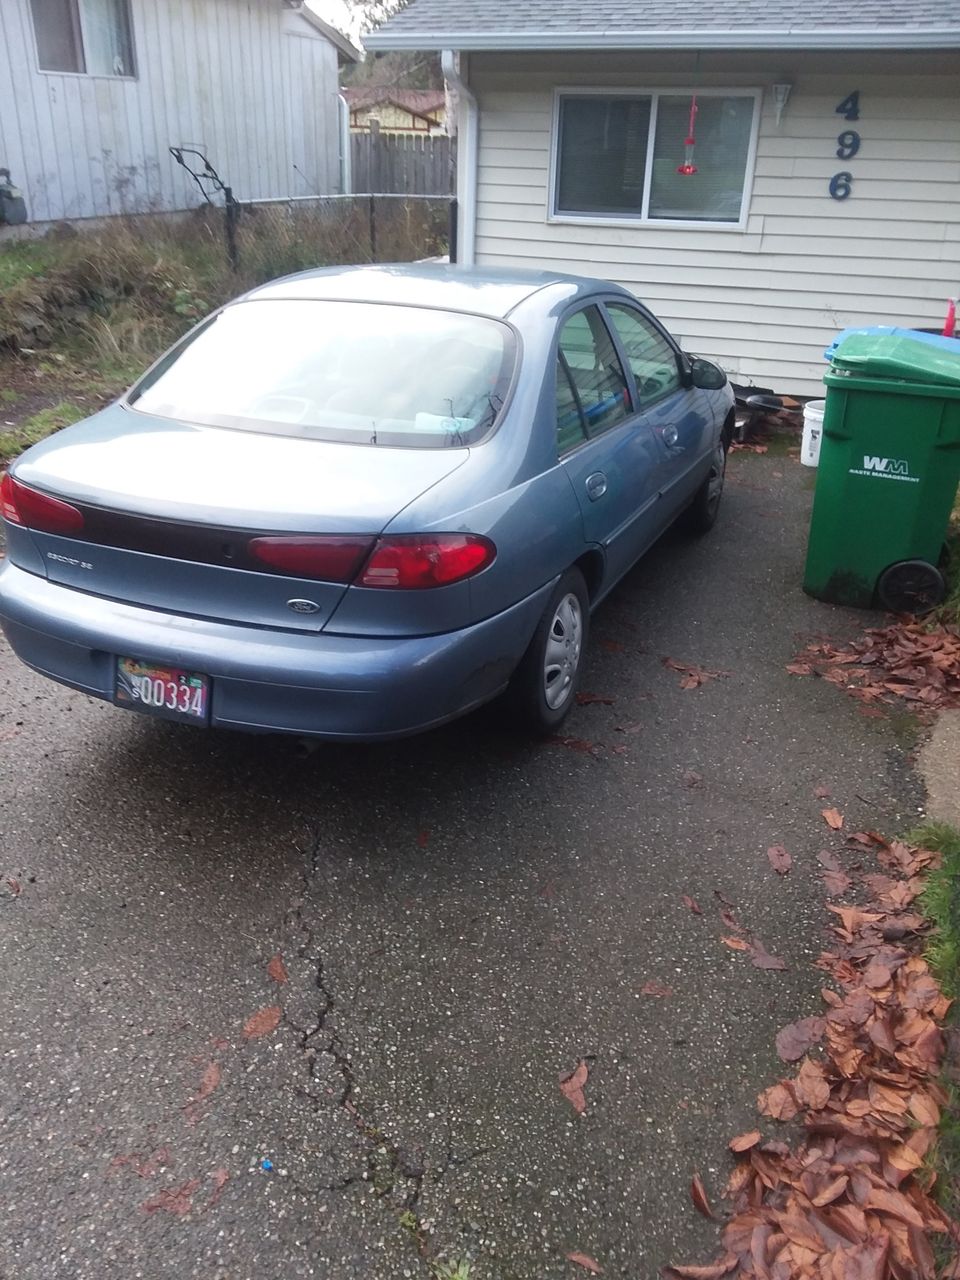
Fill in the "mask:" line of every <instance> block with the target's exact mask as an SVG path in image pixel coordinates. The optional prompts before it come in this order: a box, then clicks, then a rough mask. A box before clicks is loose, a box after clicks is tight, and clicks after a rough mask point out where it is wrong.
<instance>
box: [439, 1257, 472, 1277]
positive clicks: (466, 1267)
mask: <svg viewBox="0 0 960 1280" xmlns="http://www.w3.org/2000/svg"><path fill="white" fill-rule="evenodd" d="M432 1269H433V1274H434V1277H435V1280H470V1278H471V1276H472V1274H473V1268H472V1267H471V1265H470V1263H469V1262H466V1261H461V1262H434V1263H433V1264H432Z"/></svg>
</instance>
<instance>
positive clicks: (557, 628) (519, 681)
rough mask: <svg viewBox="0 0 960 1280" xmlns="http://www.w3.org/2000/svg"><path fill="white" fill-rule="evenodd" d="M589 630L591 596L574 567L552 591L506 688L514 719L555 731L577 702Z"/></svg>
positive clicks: (546, 731) (533, 727)
mask: <svg viewBox="0 0 960 1280" xmlns="http://www.w3.org/2000/svg"><path fill="white" fill-rule="evenodd" d="M589 631H590V595H589V592H588V591H587V584H586V582H585V581H584V578H583V574H582V573H581V572H580V570H579V569H568V570H567V572H566V573H565V574H564V575H563V576H562V577H561V579H560V581H559V582H558V583H557V585H556V586H555V587H554V589H553V591H552V592H551V595H550V599H549V601H548V602H547V607H546V608H545V609H544V611H543V616H542V617H541V619H540V621H539V623H538V624H537V629H536V631H535V632H534V633H533V639H532V640H531V641H530V645H529V647H528V649H527V652H526V653H525V654H524V656H523V659H522V661H521V663H520V665H519V667H518V668H517V670H516V672H515V674H514V677H513V680H512V681H511V684H510V689H509V691H508V698H509V701H510V707H511V711H512V713H513V718H514V720H515V721H519V723H520V724H522V725H523V727H525V728H526V729H528V730H530V731H532V732H534V733H539V734H550V733H553V732H555V731H556V730H557V729H558V728H559V727H560V725H561V724H563V722H564V720H565V719H566V718H567V716H568V715H569V713H570V711H571V710H572V709H573V707H574V705H575V704H576V695H577V689H578V687H579V684H580V673H581V671H582V669H583V660H584V653H585V650H586V645H587V636H588V635H589Z"/></svg>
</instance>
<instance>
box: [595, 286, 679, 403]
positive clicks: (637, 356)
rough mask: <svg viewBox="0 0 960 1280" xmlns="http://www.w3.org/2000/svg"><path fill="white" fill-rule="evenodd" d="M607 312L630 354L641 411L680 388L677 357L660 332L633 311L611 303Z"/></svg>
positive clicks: (628, 359)
mask: <svg viewBox="0 0 960 1280" xmlns="http://www.w3.org/2000/svg"><path fill="white" fill-rule="evenodd" d="M607 311H608V312H609V315H610V320H611V322H612V323H613V327H614V328H615V329H616V331H617V334H618V336H619V338H620V341H621V342H622V343H623V349H624V351H625V352H626V353H627V363H628V364H629V365H630V368H631V370H632V372H633V376H634V379H635V381H636V384H637V399H638V400H639V402H640V407H641V408H642V409H643V408H646V406H647V405H651V404H653V403H654V402H655V401H657V400H660V399H662V398H663V396H665V395H669V393H670V392H671V391H676V390H677V388H678V387H679V386H680V370H679V369H678V367H677V354H676V352H675V351H674V349H673V347H671V345H670V343H669V342H668V341H667V340H666V338H665V337H664V336H663V334H662V333H661V332H660V330H659V329H657V328H656V326H655V325H653V324H651V323H650V321H649V320H648V319H647V318H646V316H644V315H641V313H640V312H639V311H635V310H634V308H633V307H628V306H624V305H622V304H621V303H618V302H608V303H607Z"/></svg>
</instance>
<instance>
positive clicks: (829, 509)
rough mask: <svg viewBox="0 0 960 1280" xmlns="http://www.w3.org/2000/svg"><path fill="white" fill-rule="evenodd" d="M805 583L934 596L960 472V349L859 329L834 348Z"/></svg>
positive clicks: (865, 599)
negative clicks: (958, 351)
mask: <svg viewBox="0 0 960 1280" xmlns="http://www.w3.org/2000/svg"><path fill="white" fill-rule="evenodd" d="M824 381H825V382H826V384H827V403H826V408H825V409H824V417H823V437H822V440H821V447H820V465H819V469H818V472H817V489H816V495H815V498H814V503H813V516H812V519H811V524H810V541H809V544H808V548H807V566H806V572H805V574H804V580H803V588H804V590H805V591H806V592H808V593H809V594H810V595H812V596H816V597H817V598H818V599H820V600H829V601H831V602H833V603H835V604H845V605H853V606H855V607H858V608H864V609H867V608H871V607H873V606H876V605H878V604H879V605H882V606H883V607H884V608H887V609H892V610H893V611H894V612H897V613H923V612H926V611H927V610H929V609H932V608H934V607H935V606H936V605H937V604H939V603H940V602H941V601H942V600H943V598H944V595H945V593H946V584H945V582H944V578H943V575H942V573H941V572H940V569H939V567H938V566H939V562H940V559H941V556H942V551H943V543H944V536H945V534H946V529H947V523H948V521H949V519H950V512H951V509H952V507H953V503H954V499H955V497H956V493H957V485H958V482H960V354H957V355H954V353H953V352H952V351H948V350H944V349H943V348H942V347H939V346H934V345H931V344H929V343H927V342H923V341H921V340H919V339H914V338H909V337H903V336H898V335H889V334H882V335H875V334H870V335H866V334H858V335H854V336H851V337H849V338H847V339H846V340H845V341H844V342H842V343H841V345H840V346H839V347H838V348H837V350H836V351H835V352H834V355H833V359H832V362H831V367H830V370H829V372H828V373H827V374H826V376H825V378H824Z"/></svg>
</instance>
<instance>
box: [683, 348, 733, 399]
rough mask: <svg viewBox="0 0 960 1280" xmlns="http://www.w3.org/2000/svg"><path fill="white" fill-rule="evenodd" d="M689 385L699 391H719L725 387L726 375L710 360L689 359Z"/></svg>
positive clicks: (693, 357) (694, 357)
mask: <svg viewBox="0 0 960 1280" xmlns="http://www.w3.org/2000/svg"><path fill="white" fill-rule="evenodd" d="M689 367H690V385H691V386H694V387H699V388H700V390H701V391H719V390H720V389H721V387H725V386H726V385H727V375H726V374H725V373H724V372H723V370H722V369H721V368H720V366H719V365H718V364H714V363H713V361H712V360H704V359H702V358H701V357H700V356H691V357H690V366H689Z"/></svg>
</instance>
